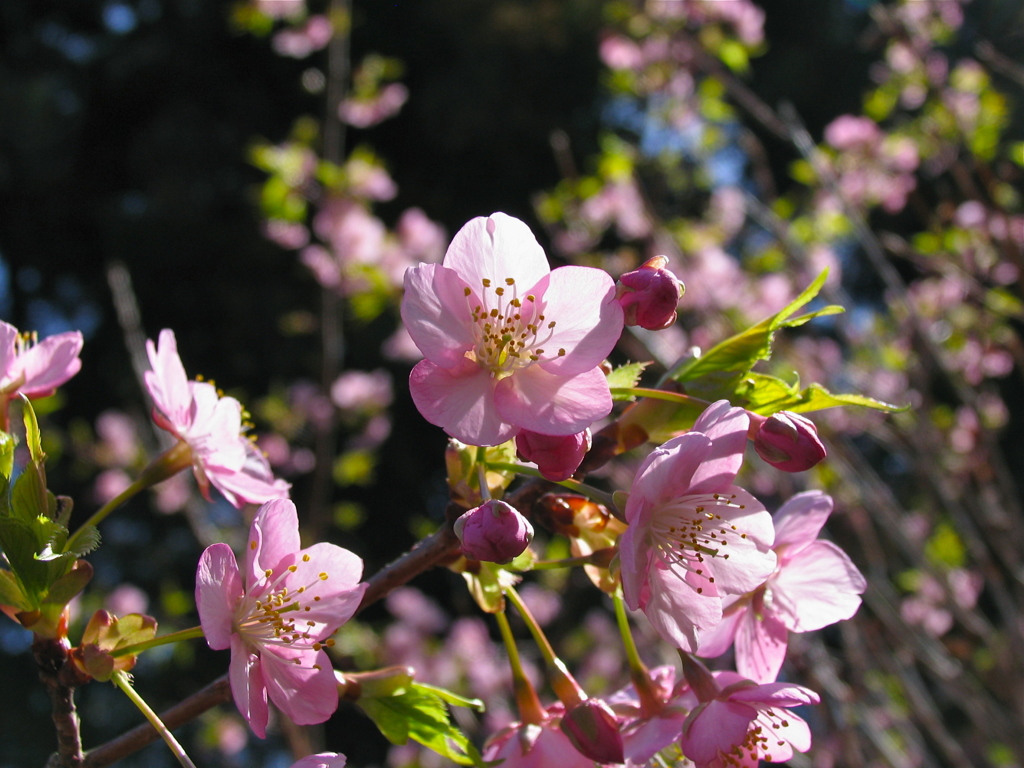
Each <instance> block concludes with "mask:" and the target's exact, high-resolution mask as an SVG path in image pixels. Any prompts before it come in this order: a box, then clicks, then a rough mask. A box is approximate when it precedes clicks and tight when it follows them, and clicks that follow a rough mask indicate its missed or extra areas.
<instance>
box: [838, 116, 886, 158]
mask: <svg viewBox="0 0 1024 768" xmlns="http://www.w3.org/2000/svg"><path fill="white" fill-rule="evenodd" d="M825 141H827V142H828V143H829V144H831V145H832V146H833V147H835V148H836V149H841V150H849V149H862V148H867V147H874V146H876V145H877V144H879V143H880V142H881V141H882V130H881V129H880V128H879V127H878V123H876V122H875V121H874V120H872V119H871V118H869V117H859V116H857V115H840V116H839V117H837V118H836V119H835V120H833V121H832V122H831V123H829V124H828V125H827V126H825Z"/></svg>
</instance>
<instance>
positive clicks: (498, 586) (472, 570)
mask: <svg viewBox="0 0 1024 768" xmlns="http://www.w3.org/2000/svg"><path fill="white" fill-rule="evenodd" d="M527 551H529V550H527ZM524 555H525V553H524ZM524 555H519V557H517V558H516V559H515V560H513V561H512V562H511V563H509V564H508V565H509V566H511V567H517V564H518V566H519V567H522V569H523V570H529V569H530V568H532V567H533V558H532V555H531V556H529V559H527V558H524ZM448 567H449V568H450V569H451V570H453V571H455V572H456V573H461V574H462V578H464V579H465V580H466V586H467V587H469V594H470V595H472V596H473V599H474V600H475V601H476V604H477V606H478V607H479V608H480V610H481V611H483V612H484V613H500V612H501V611H503V610H505V588H506V587H514V586H515V585H516V584H518V583H519V582H520V581H521V577H520V576H517V575H516V574H514V573H512V572H511V571H509V570H507V568H506V566H502V565H498V564H497V563H485V562H482V561H479V560H467V559H466V558H465V557H460V558H459V559H458V560H456V561H455V562H454V563H452V564H451V565H449V566H448Z"/></svg>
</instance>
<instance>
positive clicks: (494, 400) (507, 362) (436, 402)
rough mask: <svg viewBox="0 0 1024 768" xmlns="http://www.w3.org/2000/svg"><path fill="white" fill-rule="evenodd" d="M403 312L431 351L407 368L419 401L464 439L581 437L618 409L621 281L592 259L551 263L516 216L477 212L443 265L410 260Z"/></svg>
mask: <svg viewBox="0 0 1024 768" xmlns="http://www.w3.org/2000/svg"><path fill="white" fill-rule="evenodd" d="M402 319H403V320H404V321H405V325H406V327H407V328H408V329H409V334H410V335H411V336H412V338H413V340H414V341H415V342H416V345H417V346H418V347H419V349H420V351H421V352H422V353H423V355H424V357H425V358H426V359H425V360H422V361H421V362H420V363H418V364H417V365H416V367H415V368H414V369H413V371H412V374H411V375H410V377H409V386H410V390H411V393H412V397H413V401H414V402H415V403H416V407H417V408H418V409H419V411H420V413H421V414H423V416H424V418H426V419H427V421H429V422H431V423H432V424H436V425H437V426H439V427H441V428H443V429H444V430H445V431H446V432H447V433H448V434H449V435H451V436H452V437H454V438H456V439H457V440H460V441H462V442H464V443H468V444H472V445H498V444H499V443H503V442H505V441H506V440H508V439H510V438H512V437H514V436H515V435H516V434H517V433H518V432H519V431H520V430H523V429H528V430H530V431H531V432H538V433H540V434H544V435H573V434H577V433H579V432H582V431H583V430H584V429H586V428H587V427H589V426H590V425H591V424H592V423H593V422H594V421H595V420H597V419H600V418H602V417H604V416H606V415H607V414H608V413H609V412H610V411H611V407H612V400H611V394H610V391H609V389H608V383H607V381H606V380H605V377H604V374H603V373H602V372H601V370H600V368H599V367H598V366H599V365H600V363H601V362H602V361H603V360H604V358H605V356H606V355H607V354H608V353H609V352H610V351H611V350H612V347H614V346H615V343H616V341H618V338H619V335H620V334H621V332H622V322H623V321H622V308H621V307H620V306H619V304H618V302H617V301H616V300H615V284H614V281H613V280H612V279H611V277H610V276H609V275H608V274H607V273H605V272H603V271H601V270H599V269H592V268H589V267H575V266H569V267H560V268H559V269H556V270H554V271H551V270H550V268H549V267H548V264H547V259H546V258H545V257H544V251H543V250H542V249H541V247H540V245H539V244H538V243H537V241H536V239H535V238H534V236H533V233H532V232H530V229H529V227H527V226H526V224H524V223H523V222H521V221H519V220H518V219H515V218H512V217H511V216H507V215H506V214H503V213H495V214H492V215H491V216H489V217H487V218H483V217H480V218H476V219H473V220H472V221H470V222H469V223H468V224H466V225H465V226H464V227H463V228H462V229H461V230H459V232H458V233H457V234H456V235H455V238H454V239H453V240H452V243H451V245H449V247H448V252H447V253H446V254H445V257H444V262H443V264H421V265H420V266H418V267H413V268H410V269H409V270H408V271H407V272H406V275H405V296H404V298H403V300H402Z"/></svg>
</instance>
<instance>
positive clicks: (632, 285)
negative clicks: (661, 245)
mask: <svg viewBox="0 0 1024 768" xmlns="http://www.w3.org/2000/svg"><path fill="white" fill-rule="evenodd" d="M666 264H668V259H666V258H665V257H664V256H654V257H652V258H650V259H648V260H647V261H645V262H644V263H643V264H641V265H640V268H639V269H635V270H633V271H632V272H627V273H626V274H624V275H622V276H621V277H620V278H619V282H618V285H617V287H616V292H615V296H616V298H618V300H619V304H621V305H622V311H623V313H624V316H625V321H626V325H639V326H640V327H641V328H646V329H647V330H649V331H660V330H662V329H664V328H668V327H669V326H670V325H672V323H674V322H675V321H676V306H677V305H678V304H679V299H680V297H681V296H682V295H683V285H682V283H680V282H679V280H678V279H677V278H676V276H675V275H673V274H672V273H671V272H669V271H668V270H667V269H665V265H666Z"/></svg>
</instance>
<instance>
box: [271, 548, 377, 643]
mask: <svg viewBox="0 0 1024 768" xmlns="http://www.w3.org/2000/svg"><path fill="white" fill-rule="evenodd" d="M264 540H266V539H264ZM278 565H279V568H280V569H281V570H282V571H283V570H284V569H287V568H292V567H294V568H295V570H294V572H293V573H291V574H289V575H288V576H286V577H285V578H284V579H283V581H282V582H281V585H282V586H284V587H286V588H288V589H291V590H293V591H294V590H297V589H299V588H300V587H302V588H304V589H303V591H302V593H301V594H302V597H301V598H300V599H299V600H300V602H301V604H302V619H301V622H300V623H302V624H305V625H306V627H307V630H306V631H308V632H309V634H310V639H311V640H312V641H319V640H324V639H326V638H327V637H328V636H330V635H332V634H334V632H335V631H336V630H337V629H338V627H340V626H341V625H342V624H344V623H345V622H346V621H348V620H349V619H351V618H352V616H353V615H354V614H355V612H356V609H357V608H358V607H359V602H360V601H361V600H362V599H363V593H364V592H365V591H366V584H361V583H359V579H360V578H361V577H362V575H363V560H362V558H360V557H359V556H358V555H355V554H353V553H352V552H349V551H348V550H347V549H343V548H342V547H339V546H337V545H335V544H327V543H320V544H314V545H313V546H311V547H308V548H307V549H304V550H302V551H301V552H294V553H292V554H291V555H289V556H287V557H285V558H284V559H282V560H281V561H280V562H279V563H278ZM325 576H326V577H325Z"/></svg>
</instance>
